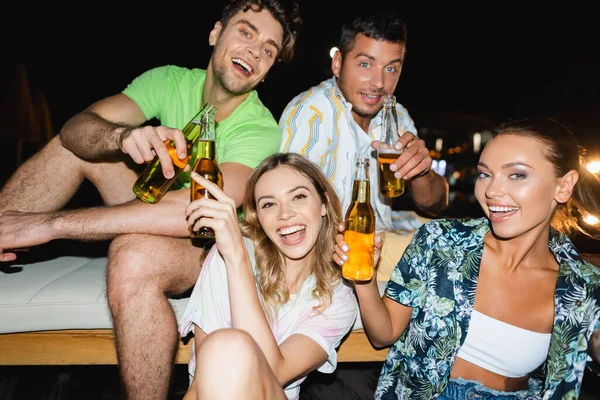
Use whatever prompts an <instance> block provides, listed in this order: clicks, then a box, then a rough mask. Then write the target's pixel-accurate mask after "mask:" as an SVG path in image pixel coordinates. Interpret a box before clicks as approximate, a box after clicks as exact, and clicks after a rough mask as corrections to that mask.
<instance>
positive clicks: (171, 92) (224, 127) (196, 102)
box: [123, 65, 281, 189]
mask: <svg viewBox="0 0 600 400" xmlns="http://www.w3.org/2000/svg"><path fill="white" fill-rule="evenodd" d="M205 79H206V70H203V69H197V68H194V69H189V68H183V67H178V66H173V65H166V66H161V67H156V68H153V69H150V70H148V71H146V72H144V73H143V74H141V75H140V76H138V77H137V78H135V79H134V80H133V81H132V82H131V83H130V84H129V85H128V86H127V88H125V89H124V90H123V93H124V94H125V95H127V96H128V97H130V98H131V99H132V100H133V101H134V102H135V103H136V104H137V105H138V106H139V107H140V108H141V109H142V112H143V113H144V115H145V116H146V118H147V119H148V120H150V119H152V118H157V119H158V120H159V121H160V124H161V125H162V126H168V127H170V128H178V129H183V127H184V126H185V125H186V124H187V123H188V122H189V121H190V119H192V118H193V117H194V116H195V115H196V114H197V113H198V111H200V109H201V100H202V88H203V87H204V81H205ZM280 146H281V131H280V130H279V126H278V125H277V121H276V120H275V118H274V117H273V115H272V114H271V112H270V111H269V110H268V109H267V108H266V107H265V106H264V104H263V103H262V102H261V101H260V99H259V98H258V93H257V92H256V91H255V90H253V91H252V92H250V94H249V95H248V97H247V98H246V99H245V100H244V101H243V102H242V103H241V104H240V105H239V106H238V107H237V108H236V109H235V110H234V111H233V112H232V113H231V114H230V115H229V116H228V117H227V118H225V119H224V120H222V121H220V122H218V123H217V124H216V126H215V147H216V152H217V161H218V162H219V164H221V163H224V162H236V163H240V164H243V165H247V166H248V167H250V168H252V169H254V168H256V166H257V165H258V164H259V163H260V162H261V161H262V160H264V159H265V158H267V157H268V156H270V155H271V154H273V153H276V152H278V151H279V148H280ZM194 162H195V160H190V167H193V165H194ZM190 173H191V172H188V173H182V174H181V175H180V176H179V177H178V178H177V180H176V181H175V183H174V184H173V186H172V189H181V188H187V187H189V185H190Z"/></svg>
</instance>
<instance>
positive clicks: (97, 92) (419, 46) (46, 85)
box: [2, 0, 600, 215]
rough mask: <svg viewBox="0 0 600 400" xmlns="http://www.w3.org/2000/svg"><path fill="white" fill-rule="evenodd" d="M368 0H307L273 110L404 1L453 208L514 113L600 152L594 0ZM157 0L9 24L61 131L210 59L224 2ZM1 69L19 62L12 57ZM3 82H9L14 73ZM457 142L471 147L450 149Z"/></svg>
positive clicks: (13, 45) (416, 76)
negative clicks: (357, 20)
mask: <svg viewBox="0 0 600 400" xmlns="http://www.w3.org/2000/svg"><path fill="white" fill-rule="evenodd" d="M358 4H359V5H358V6H354V7H353V6H351V4H350V2H339V1H338V2H334V1H329V0H325V1H316V0H302V2H301V6H302V11H301V12H302V16H303V19H304V26H303V28H302V30H301V34H300V37H299V41H298V45H297V51H296V56H295V58H294V60H293V61H292V63H291V64H289V65H277V66H276V67H274V69H273V70H272V71H271V73H270V75H269V76H268V77H267V80H266V81H265V82H264V83H262V84H261V85H260V86H259V87H258V92H259V95H260V97H261V99H262V100H263V102H264V103H265V104H266V106H267V107H269V108H270V109H271V111H272V112H273V114H274V116H275V118H279V116H280V114H281V112H282V110H283V108H284V107H285V105H286V103H287V102H288V101H289V100H290V99H291V98H292V97H293V96H295V95H296V94H298V93H299V92H301V91H303V90H306V89H307V88H309V87H310V86H312V85H315V84H317V83H319V82H320V81H322V80H323V79H326V78H329V77H330V76H331V69H330V62H331V59H330V57H329V49H330V48H331V47H332V46H335V45H337V39H338V37H339V33H340V27H341V24H342V23H343V22H344V21H347V20H348V19H349V18H350V17H351V16H352V15H354V14H356V13H360V12H363V11H367V10H369V9H370V10H380V11H394V12H396V13H398V14H399V15H400V16H401V18H402V19H403V20H404V21H405V22H406V24H407V27H408V44H407V57H406V60H405V64H404V68H403V72H402V75H401V77H400V81H399V84H398V86H397V90H396V93H395V94H396V96H397V98H398V101H399V102H400V103H401V104H403V105H404V106H405V107H406V108H407V109H408V111H409V112H410V114H411V116H412V117H413V119H414V121H415V124H416V126H417V129H418V130H419V134H420V135H421V137H423V138H424V139H425V140H426V142H427V146H428V148H430V149H432V148H434V147H435V139H436V138H443V140H444V150H443V151H442V155H441V156H442V158H443V159H445V160H447V161H448V171H447V172H448V174H452V172H453V171H460V172H461V178H459V179H458V180H457V182H456V183H455V184H453V186H452V191H453V196H454V197H452V200H453V203H452V206H451V208H450V209H449V211H448V214H451V215H465V214H469V215H477V214H478V212H480V210H479V208H478V207H472V200H473V199H472V197H471V196H470V195H471V193H472V183H473V181H472V178H473V177H472V170H471V169H472V167H473V166H475V164H476V160H477V157H478V155H477V154H474V153H473V152H472V151H471V150H470V149H469V148H468V146H469V144H470V143H471V139H470V138H471V135H472V134H473V133H474V132H477V131H479V132H481V131H482V130H484V129H486V128H490V127H492V126H493V124H495V123H498V122H501V121H503V120H506V119H508V118H519V117H524V116H551V117H558V118H559V119H560V120H561V121H562V122H564V123H566V124H568V125H570V126H571V127H572V128H573V130H574V132H575V134H576V135H577V136H578V137H579V139H580V141H581V144H582V145H584V146H585V147H586V148H587V149H588V154H589V155H590V156H596V158H600V144H599V143H598V140H597V139H596V138H597V137H598V132H599V130H600V113H598V112H597V110H598V109H599V108H600V93H599V89H600V78H599V73H598V72H599V71H600V44H599V41H600V28H598V24H597V21H596V20H595V17H594V16H595V14H594V13H593V12H592V11H593V9H592V7H591V6H582V5H579V4H583V3H579V4H575V3H566V4H565V3H561V4H560V6H555V7H553V6H552V5H551V3H545V4H544V5H543V7H540V6H534V5H531V6H530V5H528V4H527V5H526V4H525V3H506V2H503V3H499V4H494V3H486V4H485V5H482V4H481V5H470V6H467V5H461V4H456V3H453V4H452V5H441V6H440V5H433V4H431V3H426V2H419V3H417V2H406V3H399V2H393V1H381V0H370V1H368V2H367V3H366V4H364V3H360V2H359V3H358ZM159 6H160V7H159ZM159 6H155V7H150V6H148V5H146V6H145V8H144V10H141V9H138V10H136V11H124V10H109V9H108V8H107V7H104V8H100V7H96V8H90V9H89V10H87V11H83V10H81V9H79V8H71V9H69V10H68V11H67V10H60V9H58V8H57V7H59V6H57V5H53V8H52V9H48V10H47V15H45V14H46V10H43V9H40V10H39V11H38V12H37V13H36V16H35V17H32V19H31V20H29V21H28V27H30V29H31V34H32V36H31V37H30V38H27V37H25V35H23V34H22V33H19V32H17V31H11V34H10V35H7V37H11V38H12V40H9V41H7V42H6V46H7V49H9V50H11V51H12V50H15V53H16V54H19V56H20V58H21V59H22V60H23V61H21V62H22V63H24V64H25V66H26V68H27V73H28V77H29V82H30V86H31V88H32V90H40V91H43V93H44V94H45V96H46V99H47V103H48V107H49V109H50V114H51V119H52V125H53V129H54V133H56V132H58V131H59V130H60V127H61V126H62V124H63V123H64V122H65V121H66V120H67V119H68V118H69V117H70V116H72V115H73V114H75V113H77V112H78V111H81V110H82V109H83V108H85V107H87V106H88V105H90V104H91V103H93V102H94V101H96V100H98V99H101V98H103V97H106V96H109V95H112V94H115V93H117V92H119V91H121V90H122V89H123V88H125V87H126V85H127V84H128V83H129V82H130V81H131V80H132V79H133V78H135V77H136V76H137V75H139V74H141V73H142V72H144V71H145V70H147V69H149V68H152V67H155V66H159V65H164V64H177V65H181V66H187V67H200V68H205V67H206V65H207V61H208V58H209V56H210V51H211V48H210V47H209V45H208V34H209V32H210V30H211V28H212V26H213V25H214V22H215V21H216V20H217V19H218V17H219V12H220V7H221V3H220V2H218V1H217V2H207V1H203V2H198V3H195V4H189V5H185V6H184V5H183V4H175V3H174V4H159ZM526 6H527V8H528V9H525V7H526ZM336 7H337V9H336ZM107 10H108V11H107ZM18 15H21V14H14V16H15V18H17V19H19V18H21V17H20V16H18ZM28 15H30V14H28ZM2 29H6V26H5V27H4V28H2ZM3 68H4V69H3V72H4V71H6V72H7V73H10V71H11V65H10V64H6V65H5V67H3ZM5 75H6V76H8V75H7V74H5ZM2 84H3V85H4V86H2V89H4V88H6V87H8V85H7V82H6V80H4V81H3V82H2ZM2 136H6V135H2ZM456 146H462V147H463V150H465V151H462V152H461V153H460V154H459V155H456V154H455V155H449V154H448V149H450V148H453V147H454V148H456ZM8 151H10V150H8ZM5 162H6V158H5ZM4 170H5V171H7V170H10V165H9V166H8V167H7V168H5V169H4ZM447 177H448V175H447ZM403 197H409V196H403ZM402 201H410V199H406V198H405V199H403V200H402ZM400 206H401V207H410V204H408V205H407V204H401V205H400Z"/></svg>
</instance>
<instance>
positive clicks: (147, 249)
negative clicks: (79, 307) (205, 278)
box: [107, 234, 201, 302]
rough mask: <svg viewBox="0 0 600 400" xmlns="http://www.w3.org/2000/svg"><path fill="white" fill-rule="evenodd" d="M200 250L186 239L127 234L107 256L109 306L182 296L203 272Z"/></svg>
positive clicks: (114, 243)
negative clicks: (122, 300)
mask: <svg viewBox="0 0 600 400" xmlns="http://www.w3.org/2000/svg"><path fill="white" fill-rule="evenodd" d="M199 254H201V250H199V249H197V248H194V247H192V246H191V245H190V246H186V245H185V243H184V239H175V238H167V237H164V236H158V235H146V234H127V235H121V236H118V237H116V238H115V239H113V241H112V243H111V245H110V248H109V252H108V271H107V274H108V297H109V302H110V301H112V300H116V301H118V299H119V298H126V299H127V298H131V296H135V295H139V294H140V291H143V292H142V293H145V294H147V295H157V294H161V295H162V294H171V293H173V294H174V293H181V292H183V291H185V290H187V289H189V287H191V286H192V285H193V283H194V282H195V281H196V279H197V277H198V273H199V271H200V262H199V261H198V260H199Z"/></svg>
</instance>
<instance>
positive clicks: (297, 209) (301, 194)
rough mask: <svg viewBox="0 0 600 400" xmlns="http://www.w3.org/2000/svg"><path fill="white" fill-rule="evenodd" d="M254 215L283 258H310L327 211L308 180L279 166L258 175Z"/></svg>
mask: <svg viewBox="0 0 600 400" xmlns="http://www.w3.org/2000/svg"><path fill="white" fill-rule="evenodd" d="M254 198H255V200H256V212H257V217H258V220H259V222H260V225H261V226H262V229H263V230H264V231H265V233H266V235H267V236H268V237H269V239H271V241H272V242H273V243H274V244H275V246H277V248H278V249H279V250H280V251H281V253H282V254H283V256H284V257H285V259H286V263H288V262H289V261H290V260H293V261H301V262H302V261H310V257H308V256H309V255H311V253H312V252H313V250H314V247H315V243H316V242H317V238H318V236H319V232H320V230H321V224H322V219H323V218H322V217H324V216H325V215H326V214H327V208H326V205H325V204H324V203H323V202H322V201H321V197H320V196H319V194H318V193H317V190H316V188H315V187H314V185H313V184H312V182H311V181H310V180H309V179H308V178H307V177H306V176H304V175H303V174H301V173H299V172H297V171H295V170H293V169H291V168H288V167H285V166H279V167H277V168H275V169H273V170H271V171H269V172H266V173H265V174H264V175H262V176H261V177H260V178H259V180H258V182H257V183H256V188H255V191H254Z"/></svg>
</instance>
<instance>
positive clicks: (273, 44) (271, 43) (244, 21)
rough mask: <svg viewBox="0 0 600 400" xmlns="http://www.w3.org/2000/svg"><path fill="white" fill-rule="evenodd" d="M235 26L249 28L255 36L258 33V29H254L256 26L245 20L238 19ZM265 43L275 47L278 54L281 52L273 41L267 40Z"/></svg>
mask: <svg viewBox="0 0 600 400" xmlns="http://www.w3.org/2000/svg"><path fill="white" fill-rule="evenodd" d="M235 24H236V25H240V24H241V25H246V26H248V28H250V29H251V30H253V31H254V33H256V34H257V35H258V34H259V33H260V31H259V30H258V28H257V27H256V25H254V24H253V23H252V22H250V21H248V20H246V19H240V20H239V21H238V22H236V23H235ZM267 43H269V44H270V45H271V46H273V47H275V48H276V49H277V52H278V53H279V52H280V51H281V48H280V47H279V45H278V44H277V42H276V41H274V40H273V39H267Z"/></svg>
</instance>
